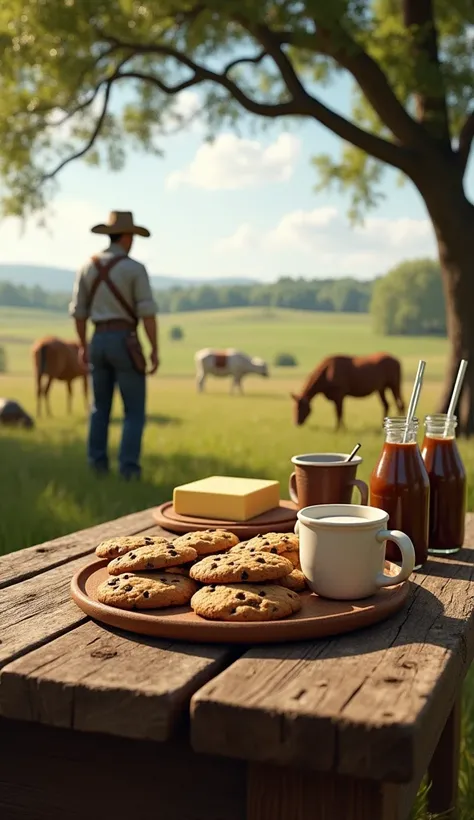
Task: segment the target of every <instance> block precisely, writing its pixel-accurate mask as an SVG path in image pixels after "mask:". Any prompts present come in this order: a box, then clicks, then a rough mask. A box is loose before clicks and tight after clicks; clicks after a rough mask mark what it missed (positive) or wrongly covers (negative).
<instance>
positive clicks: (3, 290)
mask: <svg viewBox="0 0 474 820" xmlns="http://www.w3.org/2000/svg"><path fill="white" fill-rule="evenodd" d="M372 287H373V282H359V281H357V280H356V279H349V278H348V279H318V280H312V281H308V280H306V279H291V278H290V277H284V278H282V279H280V280H279V281H278V282H275V283H272V284H268V285H264V284H258V285H219V286H216V287H214V286H212V285H195V286H193V287H185V288H183V287H179V288H171V289H170V290H160V291H159V292H155V297H156V300H157V302H158V304H159V308H160V313H185V312H187V311H195V310H216V309H219V308H236V307H280V308H294V309H295V310H320V311H335V312H337V313H340V312H347V313H367V312H368V310H369V303H370V299H371V294H372ZM70 298H71V297H70V295H69V294H64V293H49V292H48V291H45V290H43V289H42V288H40V287H26V286H25V285H14V284H12V283H11V282H0V305H3V306H8V307H35V308H47V309H49V310H61V311H64V310H66V309H67V306H68V303H69V301H70Z"/></svg>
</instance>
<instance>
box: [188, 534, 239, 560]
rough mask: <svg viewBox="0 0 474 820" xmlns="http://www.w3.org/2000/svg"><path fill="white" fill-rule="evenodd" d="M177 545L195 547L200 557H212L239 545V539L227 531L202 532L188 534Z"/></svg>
mask: <svg viewBox="0 0 474 820" xmlns="http://www.w3.org/2000/svg"><path fill="white" fill-rule="evenodd" d="M174 543H175V544H178V545H181V544H182V545H183V546H190V547H193V548H194V549H195V550H196V552H197V554H198V555H211V554H212V553H215V552H225V551H226V550H228V549H230V547H234V546H235V545H236V544H238V543H239V539H238V538H237V536H236V535H234V534H233V533H232V532H228V531H227V530H219V529H217V530H201V532H188V533H187V535H181V536H180V537H179V538H177V539H176V541H174Z"/></svg>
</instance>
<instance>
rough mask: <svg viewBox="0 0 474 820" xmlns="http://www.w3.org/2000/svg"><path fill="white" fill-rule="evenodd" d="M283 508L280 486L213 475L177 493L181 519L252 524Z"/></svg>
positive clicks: (174, 503)
mask: <svg viewBox="0 0 474 820" xmlns="http://www.w3.org/2000/svg"><path fill="white" fill-rule="evenodd" d="M279 504H280V482H279V481H265V480H263V479H259V478H232V477H230V476H220V475H213V476H209V478H203V479H201V480H200V481H192V482H191V483H190V484H182V485H181V486H180V487H175V488H174V490H173V506H174V510H175V512H176V513H178V515H195V516H197V517H198V518H216V519H218V520H223V521H224V520H227V521H248V520H249V519H250V518H254V517H255V516H256V515H261V514H262V513H264V512H268V510H273V509H274V508H275V507H278V506H279Z"/></svg>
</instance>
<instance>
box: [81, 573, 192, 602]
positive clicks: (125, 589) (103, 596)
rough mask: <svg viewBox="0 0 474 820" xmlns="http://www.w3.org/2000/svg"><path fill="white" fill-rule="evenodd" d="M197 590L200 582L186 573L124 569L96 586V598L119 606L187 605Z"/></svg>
mask: <svg viewBox="0 0 474 820" xmlns="http://www.w3.org/2000/svg"><path fill="white" fill-rule="evenodd" d="M196 590H197V584H195V583H194V581H192V580H191V579H190V578H186V577H185V576H184V575H177V574H175V573H171V572H150V573H142V574H141V575H132V574H131V573H128V572H125V573H124V574H123V575H117V576H115V577H113V578H109V579H108V580H107V581H103V583H102V584H100V585H99V586H98V587H97V600H99V601H100V602H101V603H102V604H108V606H114V607H117V608H118V609H159V608H160V609H161V608H162V607H167V606H183V605H184V604H187V603H188V601H189V600H190V599H191V597H192V595H193V594H194V593H195V592H196Z"/></svg>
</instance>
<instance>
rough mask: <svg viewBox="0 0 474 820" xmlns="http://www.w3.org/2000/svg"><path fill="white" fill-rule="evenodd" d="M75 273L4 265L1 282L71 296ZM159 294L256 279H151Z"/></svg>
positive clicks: (45, 268) (154, 277)
mask: <svg viewBox="0 0 474 820" xmlns="http://www.w3.org/2000/svg"><path fill="white" fill-rule="evenodd" d="M75 276H76V274H75V271H72V270H68V269H67V268H49V267H46V266H45V265H10V264H0V282H11V283H12V284H13V285H27V286H28V287H36V286H39V287H40V288H43V290H47V291H50V292H51V293H70V292H71V290H72V287H73V284H74V279H75ZM150 280H151V284H152V287H153V288H154V289H155V290H170V289H171V288H173V287H181V288H187V287H192V286H194V285H213V286H218V285H255V284H258V283H257V280H255V279H246V278H245V277H232V278H231V277H229V278H226V277H221V278H216V279H181V278H178V277H174V276H153V275H150Z"/></svg>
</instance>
